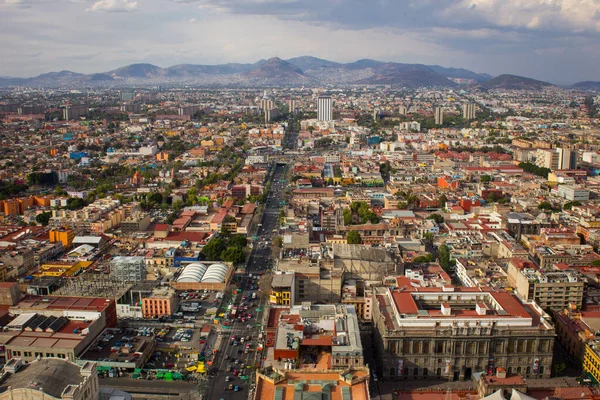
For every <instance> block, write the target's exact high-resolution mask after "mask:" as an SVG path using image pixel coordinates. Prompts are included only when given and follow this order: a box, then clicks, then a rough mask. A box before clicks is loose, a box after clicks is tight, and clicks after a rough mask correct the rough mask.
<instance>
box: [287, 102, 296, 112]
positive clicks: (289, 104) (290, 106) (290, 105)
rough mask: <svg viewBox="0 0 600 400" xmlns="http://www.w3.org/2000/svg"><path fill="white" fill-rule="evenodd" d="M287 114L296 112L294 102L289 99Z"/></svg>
mask: <svg viewBox="0 0 600 400" xmlns="http://www.w3.org/2000/svg"><path fill="white" fill-rule="evenodd" d="M288 112H289V113H290V114H293V113H295V112H296V100H293V99H290V100H289V102H288Z"/></svg>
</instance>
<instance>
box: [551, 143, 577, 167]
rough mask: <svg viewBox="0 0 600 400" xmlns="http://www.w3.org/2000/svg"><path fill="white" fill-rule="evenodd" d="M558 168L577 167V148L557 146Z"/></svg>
mask: <svg viewBox="0 0 600 400" xmlns="http://www.w3.org/2000/svg"><path fill="white" fill-rule="evenodd" d="M556 152H557V153H558V167H557V169H577V149H566V148H561V147H559V148H557V149H556Z"/></svg>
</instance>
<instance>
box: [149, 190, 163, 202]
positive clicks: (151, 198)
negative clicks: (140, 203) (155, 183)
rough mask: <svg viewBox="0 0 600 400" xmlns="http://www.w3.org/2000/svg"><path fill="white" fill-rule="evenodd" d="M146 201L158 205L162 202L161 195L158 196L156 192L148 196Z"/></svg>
mask: <svg viewBox="0 0 600 400" xmlns="http://www.w3.org/2000/svg"><path fill="white" fill-rule="evenodd" d="M148 201H149V202H150V203H154V204H160V203H162V201H163V197H162V194H160V193H158V192H154V193H152V194H151V195H150V196H148Z"/></svg>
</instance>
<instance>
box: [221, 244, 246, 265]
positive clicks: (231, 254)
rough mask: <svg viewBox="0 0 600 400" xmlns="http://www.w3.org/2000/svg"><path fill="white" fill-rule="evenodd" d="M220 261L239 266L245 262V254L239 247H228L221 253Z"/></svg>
mask: <svg viewBox="0 0 600 400" xmlns="http://www.w3.org/2000/svg"><path fill="white" fill-rule="evenodd" d="M221 260H223V261H229V262H232V263H234V264H241V263H243V262H244V261H245V260H246V253H244V249H242V248H241V247H228V248H227V249H225V250H223V251H222V252H221Z"/></svg>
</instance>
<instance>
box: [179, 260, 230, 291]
mask: <svg viewBox="0 0 600 400" xmlns="http://www.w3.org/2000/svg"><path fill="white" fill-rule="evenodd" d="M179 270H180V271H178V273H176V274H175V277H174V279H173V281H172V282H171V286H172V287H173V288H175V289H177V290H216V291H223V290H225V289H226V288H227V284H228V283H229V281H230V280H231V278H232V276H233V273H234V269H233V268H232V267H231V266H228V265H226V264H223V263H210V262H208V263H199V262H192V263H190V264H187V265H185V266H184V267H182V268H180V269H179Z"/></svg>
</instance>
